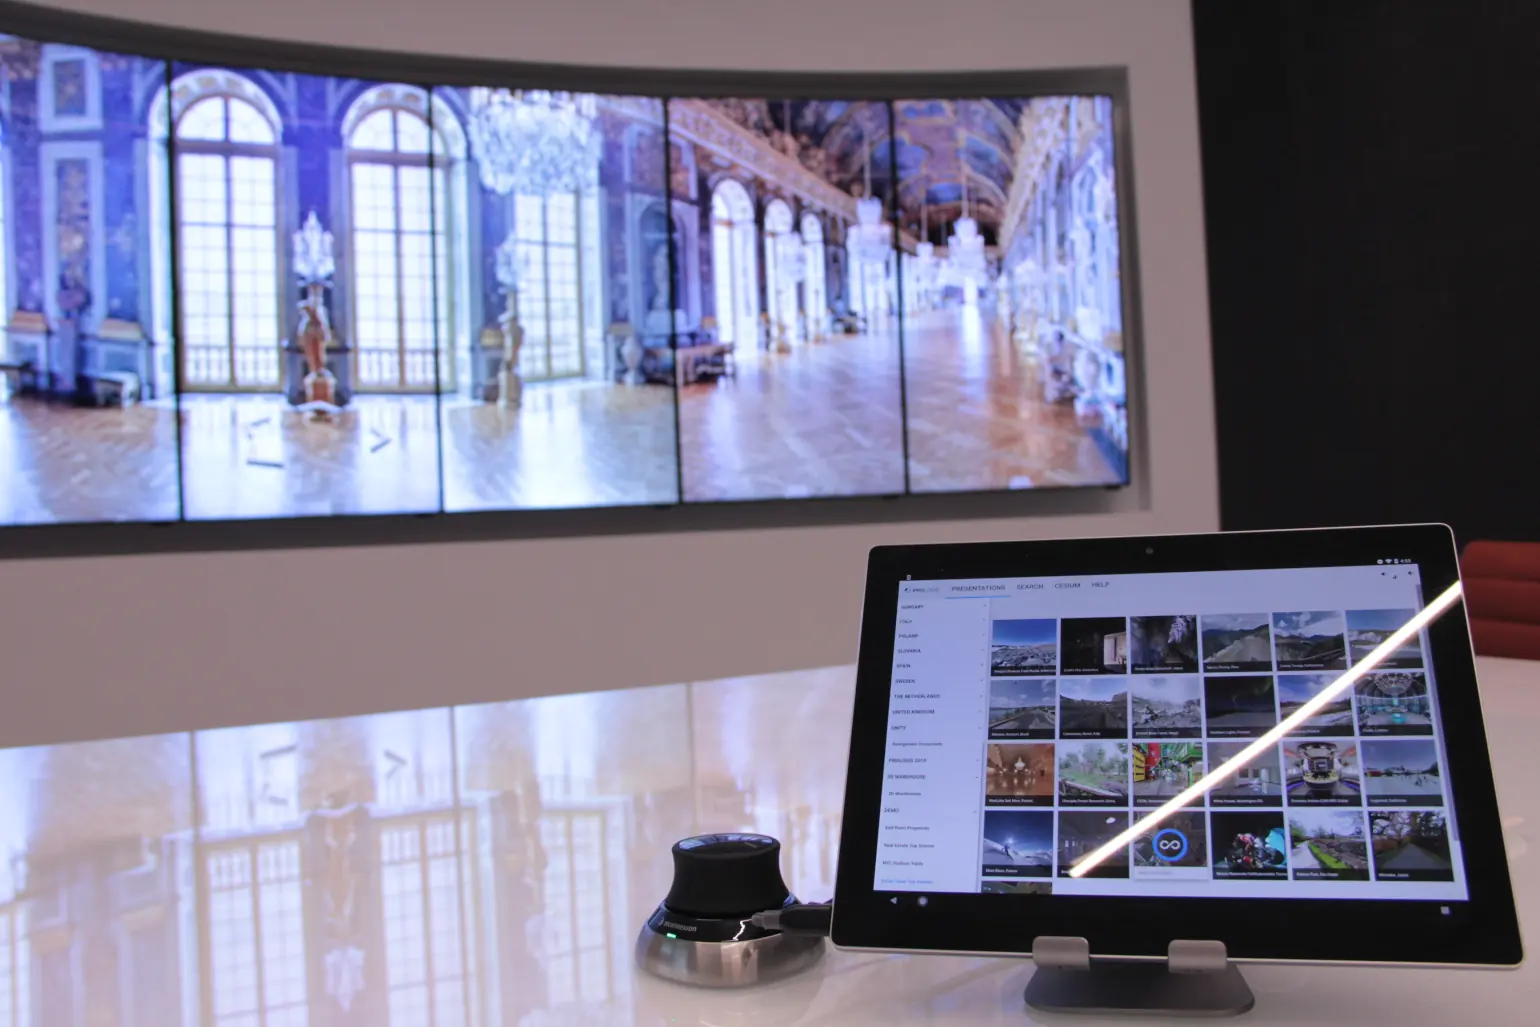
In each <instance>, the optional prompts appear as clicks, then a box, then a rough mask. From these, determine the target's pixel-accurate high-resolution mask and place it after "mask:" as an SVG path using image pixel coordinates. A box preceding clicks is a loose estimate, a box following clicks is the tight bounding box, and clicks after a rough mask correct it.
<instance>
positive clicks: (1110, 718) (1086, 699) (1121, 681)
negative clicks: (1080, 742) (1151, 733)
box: [1059, 677, 1128, 738]
mask: <svg viewBox="0 0 1540 1027" xmlns="http://www.w3.org/2000/svg"><path fill="white" fill-rule="evenodd" d="M1059 737H1060V738H1127V737H1128V678H1126V677H1124V678H1060V679H1059Z"/></svg>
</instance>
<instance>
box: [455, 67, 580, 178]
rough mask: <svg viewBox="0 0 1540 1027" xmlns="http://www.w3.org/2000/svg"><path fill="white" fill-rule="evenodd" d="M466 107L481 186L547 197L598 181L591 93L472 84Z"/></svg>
mask: <svg viewBox="0 0 1540 1027" xmlns="http://www.w3.org/2000/svg"><path fill="white" fill-rule="evenodd" d="M470 108H471V119H470V140H471V146H472V148H473V149H474V151H475V155H476V163H477V164H478V165H479V166H480V168H481V184H482V185H484V186H486V187H487V188H488V189H490V190H492V191H493V192H495V193H497V194H499V195H502V196H507V195H508V194H510V193H515V192H517V193H525V194H528V195H534V196H549V195H551V194H552V193H571V192H580V191H582V190H585V189H592V188H593V187H594V186H595V185H596V184H597V183H598V180H599V158H600V156H601V148H602V146H603V140H602V139H601V137H600V135H599V131H598V128H597V127H596V126H595V125H594V117H595V114H596V101H595V99H594V97H593V96H592V95H590V94H587V93H559V92H550V91H548V90H544V89H525V90H520V91H518V92H510V91H509V90H507V89H486V88H476V89H472V90H471V96H470Z"/></svg>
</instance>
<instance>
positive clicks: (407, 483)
mask: <svg viewBox="0 0 1540 1027" xmlns="http://www.w3.org/2000/svg"><path fill="white" fill-rule="evenodd" d="M434 410H435V404H434V398H433V397H432V396H358V397H355V399H354V401H353V402H352V403H351V404H349V406H348V409H347V410H345V411H343V412H342V413H341V414H338V415H335V416H334V417H333V419H331V420H329V421H317V420H312V419H311V417H310V415H309V414H308V413H306V412H303V411H298V410H295V409H294V408H292V407H290V406H289V404H288V403H287V401H285V400H284V398H283V397H281V396H277V395H266V396H251V395H240V396H214V395H197V396H183V397H182V456H183V486H182V487H183V497H184V498H183V501H184V503H185V504H186V507H187V517H188V519H189V520H204V519H216V518H232V519H233V518H249V517H311V516H327V515H334V514H385V513H431V512H433V511H436V510H437V509H438V506H439V480H438V478H439V475H438V439H437V437H436V433H435V432H434V428H433V425H434Z"/></svg>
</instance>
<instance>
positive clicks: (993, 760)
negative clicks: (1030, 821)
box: [984, 742, 1054, 806]
mask: <svg viewBox="0 0 1540 1027" xmlns="http://www.w3.org/2000/svg"><path fill="white" fill-rule="evenodd" d="M1053 757H1054V753H1053V743H1052V742H1032V743H1017V744H1014V745H1012V744H1003V745H1002V744H999V743H990V746H989V748H988V750H987V751H986V754H985V759H984V801H985V802H986V803H988V804H989V805H991V806H1052V805H1053V796H1054V790H1053Z"/></svg>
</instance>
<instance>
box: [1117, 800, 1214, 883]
mask: <svg viewBox="0 0 1540 1027" xmlns="http://www.w3.org/2000/svg"><path fill="white" fill-rule="evenodd" d="M1138 825H1139V820H1138V818H1137V815H1136V817H1135V820H1134V826H1135V827H1137V826H1138ZM1133 848H1134V866H1136V867H1151V868H1160V869H1167V868H1171V867H1203V868H1205V869H1206V868H1207V867H1208V825H1207V824H1205V823H1204V818H1203V811H1202V810H1191V811H1186V810H1184V811H1183V812H1181V813H1176V814H1173V815H1172V816H1170V817H1167V818H1166V819H1165V820H1162V821H1161V822H1160V823H1159V824H1157V825H1155V827H1154V829H1153V830H1151V831H1148V832H1146V833H1144V834H1140V835H1136V836H1135V837H1134V845H1133Z"/></svg>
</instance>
